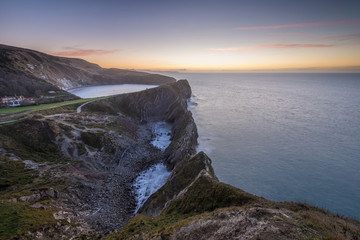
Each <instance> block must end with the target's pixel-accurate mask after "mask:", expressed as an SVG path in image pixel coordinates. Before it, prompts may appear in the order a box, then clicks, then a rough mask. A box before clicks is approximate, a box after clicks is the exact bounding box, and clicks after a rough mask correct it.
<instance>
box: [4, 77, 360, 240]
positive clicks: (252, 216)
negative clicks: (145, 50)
mask: <svg viewBox="0 0 360 240" xmlns="http://www.w3.org/2000/svg"><path fill="white" fill-rule="evenodd" d="M190 96H191V88H190V85H189V83H188V82H187V81H186V80H179V81H177V82H175V83H170V84H164V85H162V86H159V87H157V88H152V89H148V90H144V91H141V92H136V93H129V94H122V95H117V96H112V97H109V98H106V99H97V100H95V101H91V102H90V101H89V102H87V103H85V104H84V103H77V104H73V105H66V106H62V107H58V108H49V109H43V110H40V111H38V112H32V113H31V115H28V116H26V117H24V118H22V119H18V120H17V121H15V122H12V123H10V124H4V125H0V176H1V177H0V203H1V204H0V239H46V240H47V239H49V240H50V239H111V240H113V239H156V240H161V239H174V240H175V239H204V240H205V239H206V240H207V239H214V240H216V239H219V240H220V239H263V240H269V239H270V240H272V239H273V240H275V239H284V240H285V239H295V240H302V239H304V240H305V239H306V240H338V239H340V240H350V239H360V223H359V222H358V221H357V220H353V219H349V218H344V217H341V216H339V215H337V214H334V213H331V212H329V211H326V210H323V209H319V208H316V207H313V206H310V205H308V204H304V203H294V202H274V201H270V200H267V199H264V198H262V197H259V196H255V195H253V194H250V193H247V192H245V191H243V190H241V189H238V188H236V187H233V186H231V185H228V184H225V183H222V182H221V181H219V180H218V179H217V177H216V173H215V171H214V169H213V168H212V160H211V159H210V158H209V157H208V156H207V155H206V153H204V152H199V153H197V152H196V146H197V138H198V133H197V127H196V124H195V122H194V119H193V117H192V113H191V112H190V111H189V110H188V109H187V100H188V98H189V97H190ZM158 123H166V124H167V125H168V126H170V127H169V129H168V130H169V131H168V132H165V134H163V135H162V136H161V138H164V137H165V138H167V139H168V141H166V142H167V145H166V147H165V148H159V145H158V144H159V143H157V144H154V141H155V140H156V139H157V135H158V133H157V130H158V128H156V126H158ZM161 130H163V129H161ZM35 132H36V133H37V134H34V133H35ZM160 143H161V141H160ZM159 165H161V166H163V167H164V168H165V170H162V172H156V170H154V169H155V168H153V166H159ZM244 167H246V166H244ZM166 169H167V170H166ZM149 171H150V172H153V173H154V174H153V175H154V176H155V178H154V179H147V181H146V179H145V177H144V176H145V175H144V172H149ZM164 172H165V173H166V176H168V177H167V178H165V179H164V181H163V182H161V185H160V186H159V188H158V189H156V190H155V191H154V192H151V193H152V194H151V193H150V192H148V191H147V190H146V191H145V192H143V193H144V194H143V195H144V196H147V197H148V198H146V199H144V201H143V202H141V203H143V204H141V205H139V201H138V200H139V196H140V195H139V194H138V190H139V188H140V189H142V187H144V188H143V189H148V188H151V187H152V186H153V185H156V184H157V185H159V184H158V183H157V181H155V180H157V179H158V178H156V177H157V176H158V175H161V174H163V173H164ZM146 176H147V175H146ZM139 177H140V180H143V181H140V182H141V183H142V184H143V186H141V184H140V186H139V184H138V185H134V183H135V182H138V181H137V180H138V179H139Z"/></svg>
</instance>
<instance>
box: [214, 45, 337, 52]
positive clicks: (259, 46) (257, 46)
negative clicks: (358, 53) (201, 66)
mask: <svg viewBox="0 0 360 240" xmlns="http://www.w3.org/2000/svg"><path fill="white" fill-rule="evenodd" d="M333 46H334V45H326V44H264V45H254V46H248V47H230V48H209V49H208V50H212V51H243V50H259V49H274V48H327V47H333Z"/></svg>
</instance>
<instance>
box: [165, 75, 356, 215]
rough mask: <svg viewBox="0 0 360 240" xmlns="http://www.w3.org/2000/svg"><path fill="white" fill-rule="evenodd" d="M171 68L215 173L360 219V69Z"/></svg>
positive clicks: (258, 192)
mask: <svg viewBox="0 0 360 240" xmlns="http://www.w3.org/2000/svg"><path fill="white" fill-rule="evenodd" d="M172 76H173V77H175V78H177V79H182V78H185V79H188V80H189V82H190V85H191V87H192V91H193V94H194V96H193V97H192V100H191V101H192V102H193V104H191V106H190V108H191V111H192V112H193V115H194V118H195V121H196V124H197V126H198V129H199V135H200V139H199V140H200V141H199V142H200V146H199V150H204V151H205V152H206V153H207V154H208V155H209V156H210V157H211V158H212V160H213V166H214V169H215V173H216V175H217V176H218V177H219V179H220V180H222V181H224V182H226V183H229V184H232V185H234V186H236V187H239V188H241V189H243V190H245V191H248V192H250V193H253V194H256V195H260V196H263V197H266V198H269V199H272V200H277V201H299V202H307V203H310V204H313V205H316V206H319V207H323V208H326V209H329V210H332V211H335V212H337V213H339V214H342V215H346V216H350V217H355V218H358V219H360V74H255V73H254V74H172Z"/></svg>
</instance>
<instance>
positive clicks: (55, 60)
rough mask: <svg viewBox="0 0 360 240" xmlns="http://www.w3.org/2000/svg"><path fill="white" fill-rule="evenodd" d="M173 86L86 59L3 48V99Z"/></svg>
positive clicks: (0, 48) (0, 90)
mask: <svg viewBox="0 0 360 240" xmlns="http://www.w3.org/2000/svg"><path fill="white" fill-rule="evenodd" d="M171 82H175V79H174V78H172V77H168V76H164V75H160V74H151V73H146V72H139V71H131V70H125V69H117V68H102V67H100V66H99V65H97V64H94V63H90V62H87V61H85V60H83V59H78V58H66V57H57V56H52V55H49V54H45V53H42V52H38V51H34V50H31V49H24V48H18V47H13V46H7V45H2V44H0V97H1V96H14V95H18V96H20V95H24V96H25V97H38V96H40V95H42V94H46V93H47V92H48V91H63V90H68V89H71V88H77V87H83V86H94V85H109V84H125V83H127V84H152V85H161V84H166V83H171ZM66 93H67V92H66V91H63V94H66ZM67 94H68V93H67Z"/></svg>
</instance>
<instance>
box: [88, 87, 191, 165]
mask: <svg viewBox="0 0 360 240" xmlns="http://www.w3.org/2000/svg"><path fill="white" fill-rule="evenodd" d="M190 96H191V88H190V85H189V83H188V81H186V80H179V81H177V82H176V83H172V84H166V85H162V86H160V87H157V88H152V89H148V90H146V91H141V92H136V93H129V94H123V95H119V96H117V97H113V98H110V99H108V100H106V101H102V102H94V103H91V104H88V105H86V106H85V111H86V109H88V110H90V111H98V112H108V113H109V112H110V113H113V114H116V113H118V112H122V113H124V114H127V115H129V116H131V117H133V118H135V119H137V120H138V121H140V122H141V123H146V122H154V121H167V122H169V123H172V134H171V135H172V137H171V144H170V146H169V147H168V148H167V149H166V151H165V155H166V156H167V157H166V164H167V165H168V168H169V169H172V168H173V167H174V166H175V164H176V163H177V162H179V161H180V160H182V159H184V158H185V157H187V156H190V155H192V154H194V153H195V148H196V145H197V138H198V133H197V128H196V124H195V122H194V119H193V117H192V114H191V112H190V111H188V109H187V99H189V98H190Z"/></svg>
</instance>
